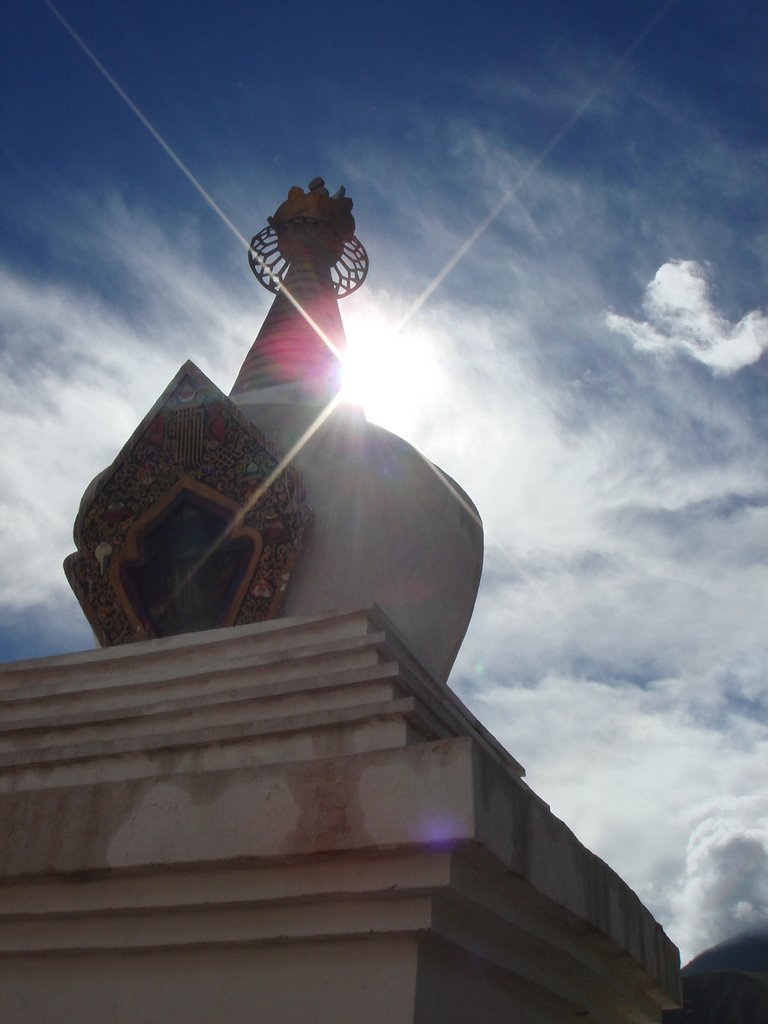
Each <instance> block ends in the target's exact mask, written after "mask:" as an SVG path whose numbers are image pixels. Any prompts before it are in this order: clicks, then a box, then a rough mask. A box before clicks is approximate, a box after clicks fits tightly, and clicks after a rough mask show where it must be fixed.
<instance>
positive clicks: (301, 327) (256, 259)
mask: <svg viewBox="0 0 768 1024" xmlns="http://www.w3.org/2000/svg"><path fill="white" fill-rule="evenodd" d="M351 211H352V200H351V199H349V198H347V197H346V196H345V195H344V189H343V188H341V189H339V191H338V192H337V193H336V195H334V196H329V194H328V190H327V189H326V188H325V183H324V182H323V179H322V178H315V179H314V181H312V182H310V185H309V192H306V193H305V192H304V191H303V190H302V189H301V188H298V187H296V186H294V188H292V189H291V190H290V192H289V193H288V198H287V200H286V201H285V202H284V203H283V204H282V205H281V206H280V207H279V208H278V210H277V212H276V213H275V215H274V217H270V218H269V226H268V227H267V228H265V229H264V230H263V231H261V232H260V233H259V234H258V235H256V236H255V237H254V238H253V240H252V242H251V248H250V250H249V257H248V258H249V262H250V265H251V269H252V270H253V272H254V274H255V275H256V277H257V278H258V279H259V281H260V282H261V283H262V284H263V285H264V286H265V287H267V288H269V289H270V290H272V291H276V292H277V295H276V297H275V301H274V302H273V303H272V308H271V309H270V311H269V313H268V314H267V317H266V319H265V321H264V323H263V325H262V328H261V330H260V331H259V333H258V335H257V337H256V340H255V341H254V343H253V345H252V347H251V350H250V352H249V353H248V355H247V356H246V358H245V362H244V363H243V365H242V367H241V369H240V373H239V374H238V377H237V380H236V381H235V384H234V387H233V388H232V394H233V395H236V394H243V393H245V392H248V391H254V390H259V389H262V388H268V387H273V386H275V385H280V384H295V383H301V384H303V385H304V386H305V387H306V389H307V391H308V392H309V393H310V394H313V393H317V394H318V396H320V395H321V394H323V393H324V394H328V393H329V392H331V393H332V392H334V391H336V390H337V389H338V386H339V381H338V377H339V372H338V371H339V369H340V364H339V355H340V354H341V353H342V352H343V351H344V349H345V348H346V338H345V336H344V328H343V326H342V323H341V317H340V315H339V307H338V302H337V300H338V299H339V298H341V297H343V296H344V295H347V294H349V292H351V291H353V290H354V289H355V288H357V287H359V285H361V284H362V283H363V280H364V279H365V275H366V273H367V270H368V258H367V256H366V253H365V250H364V249H363V247H362V245H361V244H360V242H359V241H358V240H357V239H356V238H355V236H354V231H355V221H354V218H353V216H352V212H351Z"/></svg>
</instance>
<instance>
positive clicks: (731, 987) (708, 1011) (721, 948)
mask: <svg viewBox="0 0 768 1024" xmlns="http://www.w3.org/2000/svg"><path fill="white" fill-rule="evenodd" d="M682 975H683V998H684V1000H685V1004H684V1008H683V1009H682V1010H668V1011H665V1013H664V1017H663V1024H766V1022H768V926H766V927H765V928H758V929H751V930H749V931H747V932H742V934H740V935H736V936H734V937H733V938H731V939H726V940H725V942H721V943H719V944H718V945H717V946H712V947H711V948H710V949H706V950H704V952H703V953H700V954H699V955H698V956H696V957H694V958H693V960H691V961H690V963H688V964H686V966H685V967H684V968H683V971H682Z"/></svg>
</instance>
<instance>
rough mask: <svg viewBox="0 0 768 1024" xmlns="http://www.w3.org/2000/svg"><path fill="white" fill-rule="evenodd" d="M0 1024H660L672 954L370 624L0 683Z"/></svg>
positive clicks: (363, 618)
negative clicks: (0, 1017) (86, 1022)
mask: <svg viewBox="0 0 768 1024" xmlns="http://www.w3.org/2000/svg"><path fill="white" fill-rule="evenodd" d="M0 709H1V710H0V830H1V831H0V834H2V836H3V842H2V845H1V846H0V874H1V875H2V886H1V887H0V950H1V951H2V956H1V957H0V986H1V987H2V991H3V1007H4V1009H3V1020H7V1021H9V1022H11V1024H16V1022H18V1024H43V1022H45V1024H48V1022H50V1021H53V1020H55V1021H56V1022H57V1024H70V1022H71V1024H74V1022H78V1024H80V1022H82V1021H83V1020H89V1021H95V1022H102V1021H103V1022H108V1024H128V1022H129V1021H130V1022H135V1021H136V1020H141V1021H142V1022H145V1024H161V1022H162V1024H173V1022H176V1021H179V1022H181V1021H184V1022H185V1024H213V1022H214V1021H215V1022H220V1021H222V1020H226V1021H227V1022H228V1024H240V1022H242V1024H245V1022H248V1024H253V1022H262V1021H263V1022H264V1024H266V1022H268V1021H269V1022H270V1024H272V1022H281V1024H299V1022H301V1024H307V1022H310V1021H312V1022H318V1024H325V1022H328V1024H331V1022H333V1024H353V1022H355V1024H359V1022H361V1021H365V1022H371V1024H377V1022H382V1024H383V1022H391V1024H400V1022H403V1024H405V1022H409V1024H410V1022H414V1024H416V1022H418V1024H428V1022H429V1024H432V1022H438V1021H439V1022H441V1024H460V1022H472V1021H477V1020H483V1021H486V1022H489V1024H496V1022H498V1024H501V1022H505V1024H508V1022H510V1021H517V1020H520V1021H523V1020H524V1021H526V1024H564V1022H566V1021H573V1020H576V1019H578V1020H582V1021H592V1022H595V1024H624V1022H627V1024H629V1022H633V1024H634V1022H657V1021H659V1020H660V1018H661V1010H662V1008H663V1007H668V1006H674V1005H676V1002H677V997H678V992H679V968H678V958H677V951H676V949H675V947H674V946H673V945H672V944H671V943H670V941H669V940H668V939H667V938H666V936H665V935H664V933H663V931H662V930H661V928H660V927H659V925H658V924H656V922H655V921H654V920H653V918H652V917H651V915H650V914H649V913H648V912H647V911H646V910H645V908H644V907H643V906H642V904H641V903H640V902H639V900H638V899H637V897H636V896H635V895H634V893H633V892H632V891H631V890H630V889H629V888H628V886H627V885H626V884H625V883H624V882H623V881H622V880H621V879H620V878H619V877H618V876H617V875H616V874H615V873H614V872H613V871H611V869H610V868H608V867H607V866H606V865H605V864H604V863H603V862H602V861H600V860H599V859H598V858H597V857H595V856H594V855H593V854H591V853H590V852H589V851H588V850H586V849H585V848H584V847H583V846H582V845H581V844H580V843H579V842H578V841H577V840H576V838H575V837H574V836H573V834H572V833H571V832H570V831H569V829H568V828H567V827H566V826H565V825H564V824H563V823H562V822H561V821H559V820H558V819H557V818H556V817H555V816H554V815H553V814H552V813H551V811H550V810H549V808H548V807H547V805H546V804H545V803H544V802H543V801H542V800H540V799H539V798H538V797H537V796H536V794H534V793H533V792H532V790H531V789H530V788H529V787H528V786H527V785H526V783H525V782H524V779H523V774H524V773H523V770H522V768H521V766H520V765H519V764H518V763H517V762H516V761H515V760H514V758H513V757H511V756H510V755H509V754H508V753H507V752H506V751H505V750H504V749H503V747H502V746H501V745H500V744H499V743H498V742H497V741H496V740H495V739H494V737H493V736H492V735H491V734H490V733H489V732H488V731H487V730H486V729H485V728H484V727H483V725H482V724H481V723H480V722H479V721H478V720H477V719H476V718H475V717H474V716H473V715H472V714H471V713H470V712H469V711H468V709H467V708H466V707H465V706H464V705H463V704H462V702H461V701H460V700H459V699H458V698H457V697H456V696H455V694H453V693H452V691H451V690H449V689H448V688H447V687H446V686H444V685H443V684H441V683H437V682H435V681H434V679H432V678H431V677H430V675H429V674H428V673H427V672H426V671H425V670H424V669H423V668H422V667H421V665H420V664H419V663H418V662H417V661H416V660H415V659H414V658H413V657H412V655H411V654H410V653H409V650H408V648H407V647H406V646H405V644H404V643H403V641H402V639H401V637H400V636H399V635H398V632H397V631H396V630H395V629H394V628H393V626H392V625H391V623H390V622H389V621H388V620H387V619H386V617H385V616H384V615H383V614H382V612H381V611H380V610H379V609H378V608H376V607H371V608H366V609H362V610H358V611H351V612H342V613H334V614H328V615H317V616H307V617H301V618H292V619H283V620H277V621H272V622H268V623H260V624H255V625H249V626H240V627H235V628H230V629H220V630H213V631H209V632H206V633H198V634H191V635H187V636H179V637H171V638H168V639H163V640H154V641H150V642H147V643H138V644H131V645H128V646H125V647H119V648H109V649H105V650H99V651H90V652H86V653H82V654H72V655H62V656H58V657H53V658H45V659H38V660H34V661H26V662H17V663H12V664H8V665H4V666H0Z"/></svg>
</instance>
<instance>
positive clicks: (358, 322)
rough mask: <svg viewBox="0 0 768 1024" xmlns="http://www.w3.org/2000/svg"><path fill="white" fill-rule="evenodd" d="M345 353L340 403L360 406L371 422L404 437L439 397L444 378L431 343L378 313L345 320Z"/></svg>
mask: <svg viewBox="0 0 768 1024" xmlns="http://www.w3.org/2000/svg"><path fill="white" fill-rule="evenodd" d="M344 322H345V328H346V335H347V351H346V353H345V356H344V368H343V370H342V397H343V398H344V399H345V400H347V401H349V402H354V403H356V404H357V405H360V406H362V408H363V411H364V412H365V415H366V417H367V419H368V420H370V421H371V422H373V423H378V424H379V425H380V426H382V427H386V428H387V430H391V431H393V432H394V433H396V434H400V435H401V436H402V437H405V436H406V435H408V434H409V433H410V432H411V431H412V429H413V427H414V425H415V423H416V421H417V419H418V417H419V415H420V414H422V413H423V412H424V408H425V405H429V404H431V403H432V401H433V400H434V399H435V398H436V397H437V392H438V390H439V380H440V373H439V370H438V367H437V366H436V364H435V360H434V358H433V355H432V348H433V346H432V345H431V344H430V343H429V339H428V338H426V337H424V336H421V335H420V334H418V333H416V332H412V331H410V330H405V331H397V329H396V328H395V327H394V326H393V325H392V323H391V322H390V321H388V320H387V319H386V318H385V317H384V315H383V314H382V313H381V312H380V311H379V310H377V309H375V308H370V307H369V308H368V309H361V310H360V312H358V313H357V315H352V316H349V317H345V319H344Z"/></svg>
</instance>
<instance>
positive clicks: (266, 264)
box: [248, 224, 368, 299]
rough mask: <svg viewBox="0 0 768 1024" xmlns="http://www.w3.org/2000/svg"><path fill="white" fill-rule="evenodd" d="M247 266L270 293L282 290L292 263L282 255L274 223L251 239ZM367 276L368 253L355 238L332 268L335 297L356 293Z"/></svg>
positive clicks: (345, 244)
mask: <svg viewBox="0 0 768 1024" xmlns="http://www.w3.org/2000/svg"><path fill="white" fill-rule="evenodd" d="M248 264H249V266H250V268H251V270H252V271H253V274H254V276H255V277H256V278H257V279H258V281H259V284H262V285H264V287H265V288H268V289H269V291H271V292H278V291H279V290H280V285H281V284H282V283H283V281H284V280H285V278H286V275H287V274H288V268H289V266H290V264H289V263H288V261H287V260H286V258H285V257H284V256H283V254H282V253H281V252H280V245H279V242H278V240H277V232H276V231H275V229H274V228H273V227H272V225H271V224H269V225H268V226H267V227H265V228H263V229H262V230H261V231H260V232H259V233H258V235H254V236H253V238H252V239H251V244H250V247H249V249H248ZM367 275H368V253H367V252H366V251H365V247H364V246H363V243H362V242H361V241H360V239H359V238H357V237H355V236H354V235H353V237H352V238H351V239H349V241H347V242H345V243H344V247H343V249H342V251H341V256H340V257H339V259H338V260H337V261H336V262H335V263H334V265H333V266H332V267H331V284H332V285H333V290H334V291H335V292H336V296H337V297H338V298H339V299H343V298H344V297H345V296H346V295H349V294H350V293H351V292H354V291H356V290H357V289H358V288H359V287H360V285H361V284H362V283H363V281H365V279H366V277H367Z"/></svg>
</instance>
